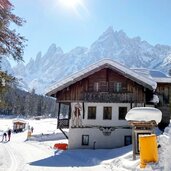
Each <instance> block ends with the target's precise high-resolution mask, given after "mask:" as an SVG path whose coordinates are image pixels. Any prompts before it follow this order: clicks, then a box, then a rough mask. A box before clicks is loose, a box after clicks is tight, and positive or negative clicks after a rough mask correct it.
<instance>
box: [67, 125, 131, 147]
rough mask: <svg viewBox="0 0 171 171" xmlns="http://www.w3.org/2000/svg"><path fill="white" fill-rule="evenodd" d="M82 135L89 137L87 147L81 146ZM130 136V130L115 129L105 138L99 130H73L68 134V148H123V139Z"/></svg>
mask: <svg viewBox="0 0 171 171" xmlns="http://www.w3.org/2000/svg"><path fill="white" fill-rule="evenodd" d="M82 135H89V145H82ZM126 135H128V136H131V135H132V130H131V129H116V130H114V131H112V133H111V135H109V136H105V135H103V133H102V131H101V130H99V128H73V129H70V132H69V148H70V149H75V148H92V149H93V146H94V142H96V143H95V148H97V149H99V148H100V149H103V148H104V149H105V148H117V147H122V146H124V137H125V136H126Z"/></svg>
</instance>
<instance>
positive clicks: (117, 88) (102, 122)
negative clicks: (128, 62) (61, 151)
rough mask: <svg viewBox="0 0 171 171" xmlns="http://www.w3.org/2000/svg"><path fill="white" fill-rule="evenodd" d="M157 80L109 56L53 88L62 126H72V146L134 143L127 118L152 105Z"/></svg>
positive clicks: (87, 146)
mask: <svg viewBox="0 0 171 171" xmlns="http://www.w3.org/2000/svg"><path fill="white" fill-rule="evenodd" d="M155 89H156V82H155V81H153V80H151V79H149V78H147V77H144V76H142V75H140V74H138V73H136V72H135V71H133V70H131V69H129V68H127V67H125V66H123V65H121V64H119V63H117V62H115V61H112V60H109V59H105V60H102V61H99V62H98V63H96V64H93V65H91V66H89V67H87V68H85V69H84V70H82V71H80V72H78V73H75V74H73V75H71V76H69V77H67V78H66V79H64V80H62V81H59V82H58V83H56V84H54V85H52V86H51V87H49V89H48V92H47V95H49V96H53V97H56V98H57V103H58V105H59V112H58V128H59V129H62V128H66V127H68V128H69V148H115V147H121V146H124V145H128V144H130V143H131V129H130V127H129V125H128V123H127V121H126V120H125V115H126V113H127V111H129V110H130V109H131V108H133V107H135V106H148V102H150V101H151V99H152V98H153V92H154V90H155Z"/></svg>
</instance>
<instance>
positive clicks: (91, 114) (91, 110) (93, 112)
mask: <svg viewBox="0 0 171 171" xmlns="http://www.w3.org/2000/svg"><path fill="white" fill-rule="evenodd" d="M88 119H96V107H92V106H91V107H88Z"/></svg>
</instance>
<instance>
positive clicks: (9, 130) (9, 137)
mask: <svg viewBox="0 0 171 171" xmlns="http://www.w3.org/2000/svg"><path fill="white" fill-rule="evenodd" d="M7 133H8V141H10V139H11V129H8V132H7Z"/></svg>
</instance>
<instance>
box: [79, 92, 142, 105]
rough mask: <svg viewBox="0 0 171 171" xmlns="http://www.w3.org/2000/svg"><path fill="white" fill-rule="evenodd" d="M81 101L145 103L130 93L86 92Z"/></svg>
mask: <svg viewBox="0 0 171 171" xmlns="http://www.w3.org/2000/svg"><path fill="white" fill-rule="evenodd" d="M81 99H82V100H83V101H87V102H112V103H127V102H129V103H130V102H143V99H138V97H136V96H134V95H133V93H130V92H121V93H113V92H84V93H83V94H82V97H81Z"/></svg>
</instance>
